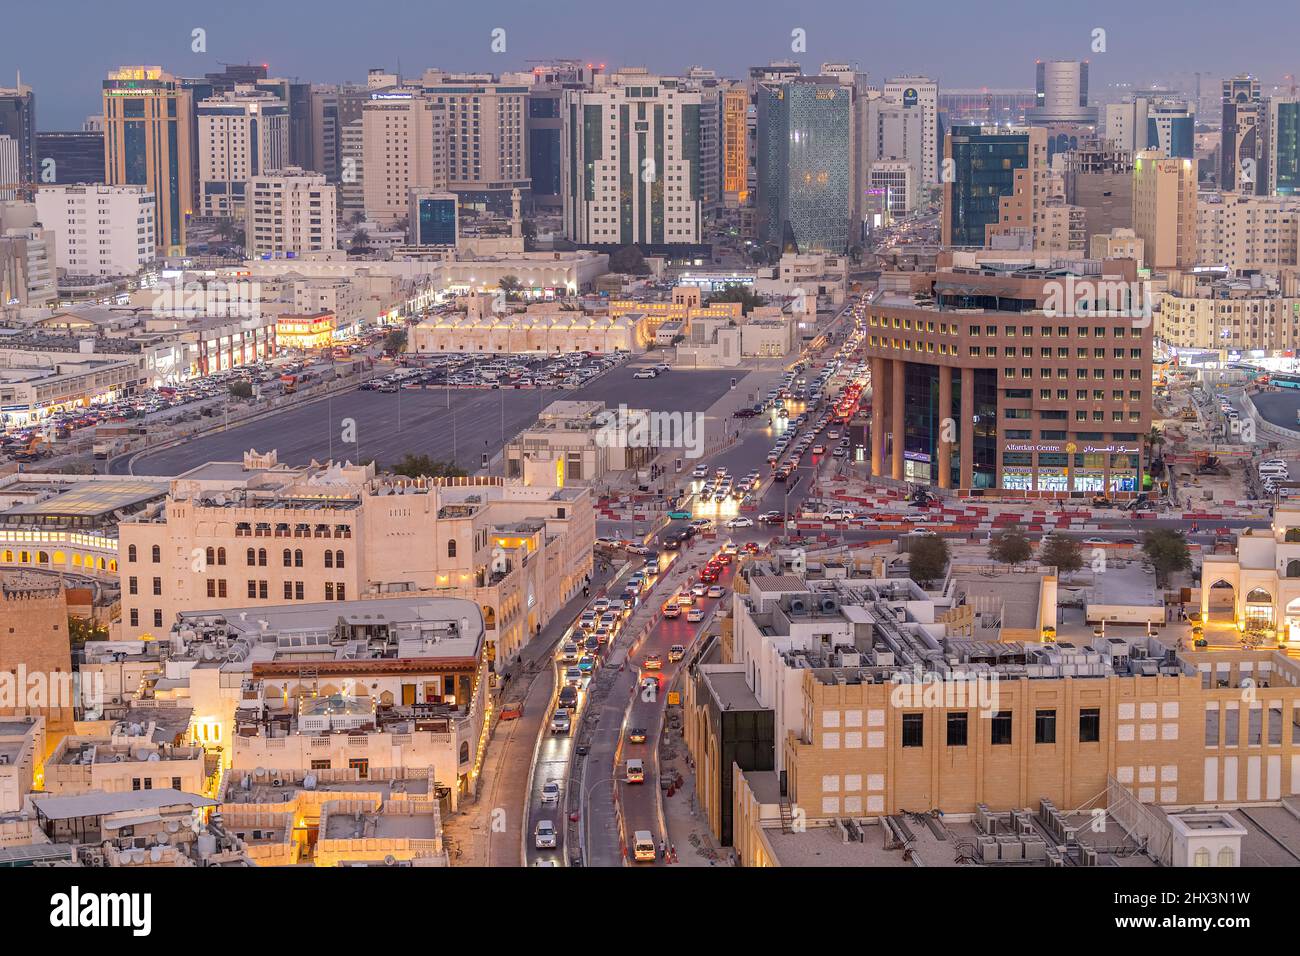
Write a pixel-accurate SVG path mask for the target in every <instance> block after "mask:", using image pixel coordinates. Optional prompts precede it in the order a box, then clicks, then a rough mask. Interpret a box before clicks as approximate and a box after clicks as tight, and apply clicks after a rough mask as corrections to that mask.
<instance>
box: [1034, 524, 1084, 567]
mask: <svg viewBox="0 0 1300 956" xmlns="http://www.w3.org/2000/svg"><path fill="white" fill-rule="evenodd" d="M1038 560H1039V561H1041V562H1042V563H1043V564H1050V565H1053V566H1055V568H1056V570H1057V571H1058V572H1059V573H1060V574H1072V573H1073V572H1075V571H1078V570H1079V569H1080V568H1081V567H1083V549H1082V548H1081V547H1080V546H1079V542H1078V541H1075V540H1074V539H1073V538H1071V537H1069V536H1067V535H1063V534H1049V535H1048V536H1047V537H1046V538H1044V539H1043V544H1042V546H1041V547H1040V548H1039V549H1038Z"/></svg>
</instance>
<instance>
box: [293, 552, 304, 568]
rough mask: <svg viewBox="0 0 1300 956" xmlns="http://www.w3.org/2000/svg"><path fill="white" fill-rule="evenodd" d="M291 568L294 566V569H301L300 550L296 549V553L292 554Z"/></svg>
mask: <svg viewBox="0 0 1300 956" xmlns="http://www.w3.org/2000/svg"><path fill="white" fill-rule="evenodd" d="M293 566H294V567H295V568H300V567H302V548H298V549H297V550H296V551H294V553H293Z"/></svg>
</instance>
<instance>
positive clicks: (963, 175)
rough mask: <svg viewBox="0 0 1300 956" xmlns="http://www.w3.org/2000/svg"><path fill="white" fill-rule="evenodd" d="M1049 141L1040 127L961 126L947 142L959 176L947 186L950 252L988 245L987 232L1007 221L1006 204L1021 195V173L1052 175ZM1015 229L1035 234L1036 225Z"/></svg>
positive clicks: (945, 236) (947, 155)
mask: <svg viewBox="0 0 1300 956" xmlns="http://www.w3.org/2000/svg"><path fill="white" fill-rule="evenodd" d="M1046 141H1047V134H1046V132H1045V131H1044V130H1042V129H1039V128H1037V127H1028V128H1026V127H1019V128H1015V127H1013V128H1003V127H994V126H958V127H955V128H954V129H953V130H952V132H950V133H949V134H948V135H947V136H946V137H945V138H944V161H945V163H946V162H947V161H948V160H951V161H952V167H951V168H952V171H953V176H952V181H951V182H948V181H945V182H944V184H943V216H942V242H943V244H944V245H945V246H983V245H984V243H985V232H986V227H987V226H990V225H994V226H996V225H998V224H999V223H1001V221H1002V220H1001V215H1002V209H1001V205H1002V203H1001V201H1002V199H1003V198H1005V197H1012V196H1014V194H1015V189H1016V181H1017V177H1016V171H1017V170H1026V171H1030V172H1034V173H1036V175H1037V176H1041V174H1042V173H1043V171H1044V170H1045V169H1046V164H1047V142H1046ZM1033 178H1036V176H1031V179H1033ZM1031 186H1032V183H1031ZM1014 225H1017V226H1021V227H1027V228H1030V229H1032V228H1033V226H1034V223H1033V222H1032V221H1031V222H1027V223H1026V222H1020V223H1015V224H1014Z"/></svg>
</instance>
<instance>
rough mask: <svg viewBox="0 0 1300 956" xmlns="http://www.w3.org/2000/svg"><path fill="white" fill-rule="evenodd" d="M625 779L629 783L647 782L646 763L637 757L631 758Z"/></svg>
mask: <svg viewBox="0 0 1300 956" xmlns="http://www.w3.org/2000/svg"><path fill="white" fill-rule="evenodd" d="M624 779H625V780H626V781H627V782H628V783H645V764H643V763H642V762H641V760H640V759H639V758H637V757H632V758H629V759H628V762H627V772H626V773H625V774H624Z"/></svg>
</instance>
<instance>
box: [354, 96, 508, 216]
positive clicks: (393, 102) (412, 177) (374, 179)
mask: <svg viewBox="0 0 1300 956" xmlns="http://www.w3.org/2000/svg"><path fill="white" fill-rule="evenodd" d="M463 117H464V114H458V118H463ZM362 131H363V136H362V151H363V166H364V168H365V175H364V177H363V185H364V196H365V210H366V216H367V217H368V218H370V219H373V220H375V221H376V222H380V223H385V224H392V223H396V222H397V221H398V220H400V219H402V217H404V216H405V215H406V214H407V210H408V208H409V202H410V192H411V190H412V189H446V188H447V177H448V158H447V157H448V145H447V144H448V113H447V105H446V104H445V103H438V102H435V97H433V96H429V95H426V94H425V93H423V92H421V91H420V90H419V89H416V88H413V87H401V86H393V87H386V88H382V89H373V90H371V91H370V99H369V101H368V102H367V103H366V104H365V107H364V108H363V109H362ZM521 149H522V147H521Z"/></svg>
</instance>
